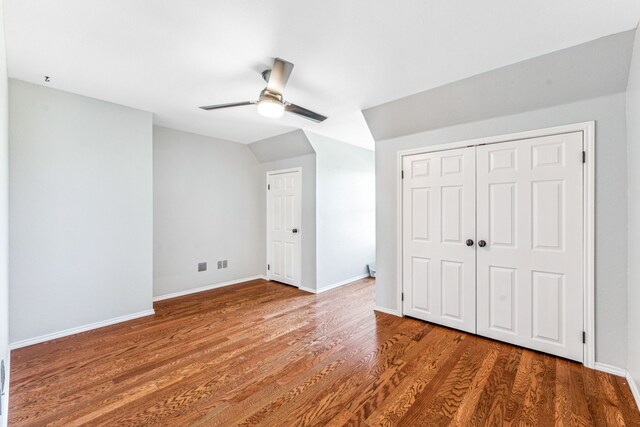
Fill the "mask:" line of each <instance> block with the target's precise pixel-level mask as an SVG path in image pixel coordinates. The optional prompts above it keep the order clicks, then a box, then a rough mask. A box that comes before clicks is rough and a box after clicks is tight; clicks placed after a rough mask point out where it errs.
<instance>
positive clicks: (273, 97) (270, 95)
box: [258, 88, 283, 104]
mask: <svg viewBox="0 0 640 427" xmlns="http://www.w3.org/2000/svg"><path fill="white" fill-rule="evenodd" d="M262 101H267V102H276V103H279V104H282V103H283V102H282V95H281V94H279V93H274V92H269V90H267V88H264V89H262V92H260V97H259V98H258V102H262Z"/></svg>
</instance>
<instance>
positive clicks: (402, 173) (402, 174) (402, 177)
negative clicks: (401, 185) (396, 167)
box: [400, 171, 404, 179]
mask: <svg viewBox="0 0 640 427" xmlns="http://www.w3.org/2000/svg"><path fill="white" fill-rule="evenodd" d="M400 179H404V171H400Z"/></svg>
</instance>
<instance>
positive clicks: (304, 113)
mask: <svg viewBox="0 0 640 427" xmlns="http://www.w3.org/2000/svg"><path fill="white" fill-rule="evenodd" d="M284 110H285V111H287V112H289V113H292V114H295V115H297V116H300V117H304V118H305V119H309V120H311V121H314V122H316V123H320V122H323V121H324V120H326V118H327V117H326V116H323V115H322V114H318V113H314V112H313V111H311V110H307V109H306V108H302V107H301V106H299V105H296V104H292V103H290V102H286V103H285V104H284Z"/></svg>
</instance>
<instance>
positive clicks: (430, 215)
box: [402, 148, 476, 332]
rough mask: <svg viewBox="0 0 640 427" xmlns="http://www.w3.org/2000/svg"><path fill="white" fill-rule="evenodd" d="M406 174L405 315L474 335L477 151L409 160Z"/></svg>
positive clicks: (421, 156) (418, 156)
mask: <svg viewBox="0 0 640 427" xmlns="http://www.w3.org/2000/svg"><path fill="white" fill-rule="evenodd" d="M403 173H404V179H403V186H402V192H403V194H402V199H403V218H402V223H403V230H402V233H403V248H402V250H403V266H402V268H403V292H404V301H403V312H404V314H406V315H409V316H412V317H416V318H419V319H423V320H426V321H429V322H434V323H438V324H441V325H445V326H450V327H454V328H457V329H461V330H465V331H468V332H475V331H476V323H475V322H476V313H475V308H476V302H475V252H474V246H467V244H466V241H467V239H473V240H475V148H463V149H458V150H449V151H441V152H435V153H427V154H419V155H414V156H406V157H404V159H403Z"/></svg>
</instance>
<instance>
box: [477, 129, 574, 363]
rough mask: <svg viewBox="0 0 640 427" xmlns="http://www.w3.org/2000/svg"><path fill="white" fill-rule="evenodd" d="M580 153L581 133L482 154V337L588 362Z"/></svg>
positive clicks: (480, 149)
mask: <svg viewBox="0 0 640 427" xmlns="http://www.w3.org/2000/svg"><path fill="white" fill-rule="evenodd" d="M582 149H583V148H582V133H581V132H575V133H567V134H562V135H554V136H546V137H540V138H532V139H526V140H520V141H514V142H507V143H500V144H492V145H485V146H480V147H478V148H477V153H476V154H477V166H476V169H477V199H478V200H477V222H478V223H477V226H478V229H477V231H478V239H479V241H478V248H477V294H478V306H477V310H478V318H477V319H478V334H481V335H484V336H487V337H491V338H495V339H498V340H501V341H506V342H509V343H513V344H517V345H521V346H524V347H528V348H532V349H536V350H540V351H543V352H546V353H551V354H555V355H558V356H562V357H566V358H569V359H573V360H578V361H582V359H583V343H582V331H583V279H582V275H583V271H582V262H583V261H582V259H583V250H582V248H583V236H582V229H583V227H582V222H583V216H582V197H583V192H582V188H583V187H582ZM482 241H485V242H486V245H484V247H482Z"/></svg>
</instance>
